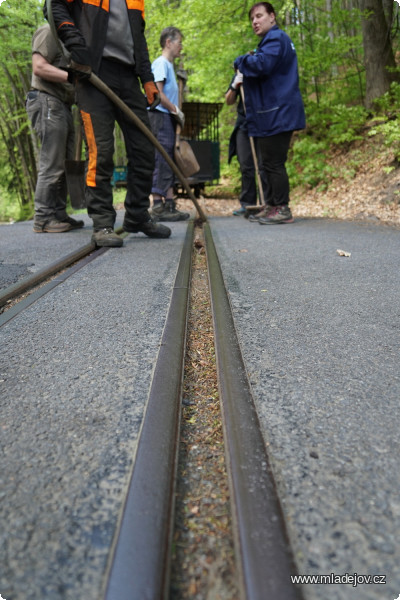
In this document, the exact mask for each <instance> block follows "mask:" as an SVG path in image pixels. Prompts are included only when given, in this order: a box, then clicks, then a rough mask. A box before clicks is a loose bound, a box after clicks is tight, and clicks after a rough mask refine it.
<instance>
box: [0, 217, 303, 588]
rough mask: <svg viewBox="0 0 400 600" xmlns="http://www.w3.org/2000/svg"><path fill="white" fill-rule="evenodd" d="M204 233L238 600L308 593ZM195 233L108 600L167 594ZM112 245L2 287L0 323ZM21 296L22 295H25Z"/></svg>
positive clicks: (111, 568)
mask: <svg viewBox="0 0 400 600" xmlns="http://www.w3.org/2000/svg"><path fill="white" fill-rule="evenodd" d="M203 231H204V239H205V247H206V256H207V264H208V277H209V288H210V295H211V304H212V313H213V324H214V339H215V350H216V357H217V370H218V381H219V392H220V402H221V411H222V421H223V430H224V440H225V456H226V463H227V471H228V479H229V487H230V498H231V514H232V521H233V537H234V542H235V557H236V570H237V582H238V589H239V590H240V598H241V600H266V599H268V598H273V599H274V600H295V599H300V598H301V597H302V596H301V592H300V590H299V588H297V587H295V586H293V585H292V584H291V580H290V575H293V574H295V572H296V571H295V565H294V562H293V557H292V554H291V549H290V545H289V542H288V538H287V535H286V528H285V523H284V518H283V514H282V511H281V506H280V502H279V498H278V496H277V493H276V489H275V484H274V479H273V475H272V472H271V469H270V466H269V461H268V456H267V454H266V449H265V443H264V440H263V437H262V434H261V429H260V425H259V422H258V417H257V413H256V411H255V408H254V403H253V399H252V393H251V389H250V385H249V382H248V378H247V373H246V368H245V365H244V363H243V359H242V355H241V351H240V347H239V343H238V340H237V337H236V331H235V325H234V322H233V317H232V312H231V308H230V304H229V299H228V296H227V293H226V290H225V285H224V280H223V273H222V272H221V268H220V264H219V260H218V256H217V252H216V249H215V246H214V242H213V238H212V232H211V229H210V226H209V224H207V223H205V224H204V225H203ZM194 233H195V224H194V223H192V222H191V223H189V225H188V228H187V233H186V237H185V241H184V245H183V249H182V253H181V258H180V263H179V267H178V271H177V275H176V279H175V284H174V287H173V292H172V298H171V302H170V308H169V312H168V316H167V320H166V324H165V327H164V332H163V336H162V340H161V344H160V349H159V354H158V360H157V364H156V366H155V369H154V372H153V377H152V383H151V389H150V393H149V396H148V402H147V406H146V412H145V417H144V420H143V423H142V428H141V433H140V438H139V442H138V447H137V451H136V455H135V461H134V466H133V469H132V472H131V475H130V481H129V486H128V490H127V493H126V498H125V501H124V509H123V513H122V515H121V517H120V519H119V526H118V531H117V533H116V535H115V537H114V543H113V547H112V549H111V552H110V558H109V564H108V569H107V575H106V581H105V586H104V596H103V597H104V600H125V599H126V600H128V598H129V599H130V600H131V599H132V598H133V599H135V600H136V599H137V600H139V599H140V600H145V599H149V600H153V599H154V600H160V599H162V598H168V597H169V584H170V560H171V545H172V534H173V522H174V510H175V489H176V475H177V461H178V445H179V432H180V419H181V396H182V380H183V369H184V356H185V344H186V333H187V331H186V328H187V315H188V308H189V290H190V283H191V263H192V249H193V242H194ZM106 251H107V249H105V248H101V249H96V248H95V247H94V245H93V244H88V245H86V246H84V247H82V248H79V249H78V250H77V251H76V252H74V253H72V254H70V255H68V256H66V257H64V258H63V259H61V260H59V261H57V263H54V264H53V265H50V266H49V267H48V268H46V269H44V270H42V271H40V272H38V273H36V274H35V275H34V276H31V277H29V278H27V279H25V280H23V281H21V282H20V283H18V284H16V285H14V286H11V287H10V288H7V289H6V290H4V291H3V293H1V294H0V308H1V307H3V308H6V307H7V305H9V304H10V302H12V303H13V306H12V307H10V308H7V310H4V312H3V313H2V314H1V315H0V327H1V326H2V325H4V324H5V323H7V322H8V321H9V320H10V319H12V318H14V317H16V316H17V315H18V314H19V313H20V312H22V311H23V310H25V309H26V308H27V307H28V306H30V305H31V304H32V303H33V302H35V301H37V300H38V299H39V298H40V297H42V296H43V295H45V294H47V293H49V292H50V291H51V290H52V289H53V288H54V287H55V286H57V285H59V284H62V283H63V282H64V281H65V280H66V279H67V278H69V277H70V276H71V275H73V274H74V273H75V272H76V271H77V270H79V269H82V268H84V267H85V266H86V265H87V264H88V263H89V262H91V261H93V260H96V259H97V258H98V257H99V256H101V255H102V254H104V252H106ZM38 285H40V288H38V289H37V286H38ZM32 289H34V291H33V292H32V291H31V290H32ZM30 292H31V293H30ZM19 298H22V299H21V301H19V302H18V301H17V300H18V299H19ZM14 302H15V303H14ZM176 365H179V368H176ZM149 474H151V476H149Z"/></svg>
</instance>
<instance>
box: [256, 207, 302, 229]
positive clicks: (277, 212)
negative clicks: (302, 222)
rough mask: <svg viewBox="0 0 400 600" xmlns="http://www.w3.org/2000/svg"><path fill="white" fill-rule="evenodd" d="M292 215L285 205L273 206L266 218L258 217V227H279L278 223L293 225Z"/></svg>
mask: <svg viewBox="0 0 400 600" xmlns="http://www.w3.org/2000/svg"><path fill="white" fill-rule="evenodd" d="M293 221H294V219H293V215H292V213H291V212H290V208H289V207H288V205H287V204H282V206H274V208H273V210H272V211H270V212H269V214H268V215H267V216H266V217H260V218H259V219H258V222H259V223H260V225H279V224H280V223H293Z"/></svg>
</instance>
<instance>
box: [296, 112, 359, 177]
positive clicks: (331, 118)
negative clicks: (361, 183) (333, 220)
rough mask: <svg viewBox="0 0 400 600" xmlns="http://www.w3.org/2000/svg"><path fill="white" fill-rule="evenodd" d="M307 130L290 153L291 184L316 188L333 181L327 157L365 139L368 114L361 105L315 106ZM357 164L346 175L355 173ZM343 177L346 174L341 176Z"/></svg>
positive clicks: (333, 174)
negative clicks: (331, 152) (333, 150)
mask: <svg viewBox="0 0 400 600" xmlns="http://www.w3.org/2000/svg"><path fill="white" fill-rule="evenodd" d="M307 109H308V114H307V125H308V126H307V131H306V132H305V133H301V134H299V135H298V137H297V139H296V141H295V143H294V144H293V148H292V150H291V153H290V161H289V164H288V173H289V177H290V180H291V185H292V186H293V187H296V186H297V185H309V186H310V187H314V186H316V185H319V184H321V183H326V182H327V181H328V180H330V179H332V178H334V177H335V176H336V173H334V172H332V170H331V168H330V167H329V165H328V162H327V156H328V153H329V151H330V149H332V148H333V147H335V146H346V147H349V146H350V144H352V143H353V142H355V141H356V140H359V139H362V135H361V131H362V130H363V128H364V126H365V122H366V118H367V112H366V110H365V109H364V108H363V107H362V106H345V105H343V104H338V105H333V106H332V105H330V104H319V105H318V104H316V103H309V104H308V106H307ZM355 166H356V165H355V164H352V165H349V168H348V171H347V175H348V176H349V177H351V176H354V174H355ZM341 175H343V173H341Z"/></svg>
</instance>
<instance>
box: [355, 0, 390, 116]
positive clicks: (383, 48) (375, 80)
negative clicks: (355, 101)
mask: <svg viewBox="0 0 400 600" xmlns="http://www.w3.org/2000/svg"><path fill="white" fill-rule="evenodd" d="M360 8H361V11H362V34H363V45H364V64H365V74H366V93H365V105H366V107H367V108H371V106H372V105H373V101H374V100H375V99H376V98H378V97H379V96H382V94H384V93H385V92H387V91H388V90H389V88H390V84H391V83H392V82H393V81H399V80H400V78H399V74H398V73H394V72H391V69H394V68H395V67H396V63H395V60H394V55H393V49H392V44H391V40H390V28H389V27H388V24H387V21H386V17H385V13H384V10H383V5H382V0H360Z"/></svg>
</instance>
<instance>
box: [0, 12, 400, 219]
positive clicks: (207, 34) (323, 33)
mask: <svg viewBox="0 0 400 600" xmlns="http://www.w3.org/2000/svg"><path fill="white" fill-rule="evenodd" d="M252 4H253V1H252V0H251V1H247V0H231V1H230V2H229V3H226V2H225V0H207V2H204V0H147V1H146V38H147V42H148V47H149V54H150V59H151V60H154V59H155V58H156V57H157V56H158V55H159V54H160V47H159V35H160V32H161V30H162V29H163V28H164V27H166V26H168V25H175V26H176V27H179V28H180V29H181V30H182V32H183V34H184V67H185V69H186V70H187V72H188V75H189V79H188V83H187V89H186V96H185V100H186V101H196V102H220V103H223V102H224V93H225V91H226V90H227V87H228V85H229V82H230V79H231V77H232V75H233V61H234V59H235V58H236V57H237V56H239V55H240V54H245V53H246V52H248V51H249V50H252V49H254V48H255V47H256V46H257V44H258V41H259V40H258V39H257V38H256V36H255V35H254V34H253V32H252V29H251V26H250V22H249V19H248V11H249V8H250V7H251V6H252ZM273 5H274V8H275V10H276V13H277V17H278V23H279V25H280V26H281V27H282V28H283V29H284V30H285V31H286V32H287V33H288V34H289V35H290V37H291V38H292V40H293V42H294V44H295V47H296V51H297V55H298V61H299V71H300V87H301V92H302V95H303V98H304V102H305V107H306V116H307V128H306V129H305V130H304V131H302V132H298V133H296V134H295V136H294V140H293V143H292V147H291V151H290V158H289V161H288V172H289V176H290V182H291V187H292V189H293V190H294V191H295V192H296V190H298V189H303V190H304V189H307V190H310V196H311V192H312V191H315V190H319V191H321V190H322V191H324V190H328V189H329V188H330V187H332V185H334V182H335V179H336V178H337V177H338V176H339V174H338V173H337V168H336V167H335V166H334V165H333V163H332V156H334V155H335V154H337V153H338V152H339V153H343V152H345V153H346V159H345V160H343V161H342V162H341V167H340V168H341V173H340V177H341V178H343V177H344V178H345V179H346V178H347V179H351V178H354V177H356V176H357V173H358V172H360V170H361V169H365V162H366V160H367V159H366V157H368V156H370V157H371V160H373V156H375V154H374V153H373V152H372V153H371V152H370V151H371V149H372V148H375V149H376V148H377V147H379V148H383V149H385V148H386V150H387V152H386V153H385V154H384V157H385V158H384V159H383V161H382V160H381V161H380V164H379V169H380V170H381V172H382V174H383V175H384V176H387V177H390V176H392V175H393V173H394V172H396V173H398V172H399V165H400V68H399V58H400V35H399V27H400V15H399V4H398V3H397V1H393V0H341V1H340V2H339V1H335V0H283V1H279V2H273ZM42 6H43V2H42V1H39V0H24V1H23V2H18V1H17V0H3V2H2V4H1V6H0V221H3V222H4V221H10V220H21V219H27V218H31V217H32V215H33V197H34V190H35V184H36V178H37V158H38V150H39V145H38V140H37V139H36V137H35V135H34V133H33V132H32V130H31V128H30V125H29V122H28V119H27V116H26V112H25V96H26V93H27V91H28V90H29V88H30V78H31V39H32V35H33V33H34V31H35V29H36V28H37V27H38V26H39V25H41V24H42V23H43V22H44V19H43V15H42ZM235 118H236V110H235V107H228V106H226V105H223V106H222V109H221V112H220V115H219V139H220V165H221V182H222V183H223V186H222V187H223V188H224V189H226V190H228V191H230V192H231V193H233V194H235V193H236V194H237V193H238V191H239V188H240V182H239V171H238V165H237V161H236V160H235V161H233V162H232V163H231V165H229V166H228V164H227V149H228V142H229V136H230V133H231V131H232V128H233V125H234V122H235ZM392 192H393V193H391V194H390V197H388V198H387V199H386V201H387V202H390V203H392V204H395V205H397V206H398V205H399V203H400V186H397V187H395V188H393V189H392ZM218 193H221V189H219V191H218Z"/></svg>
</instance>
